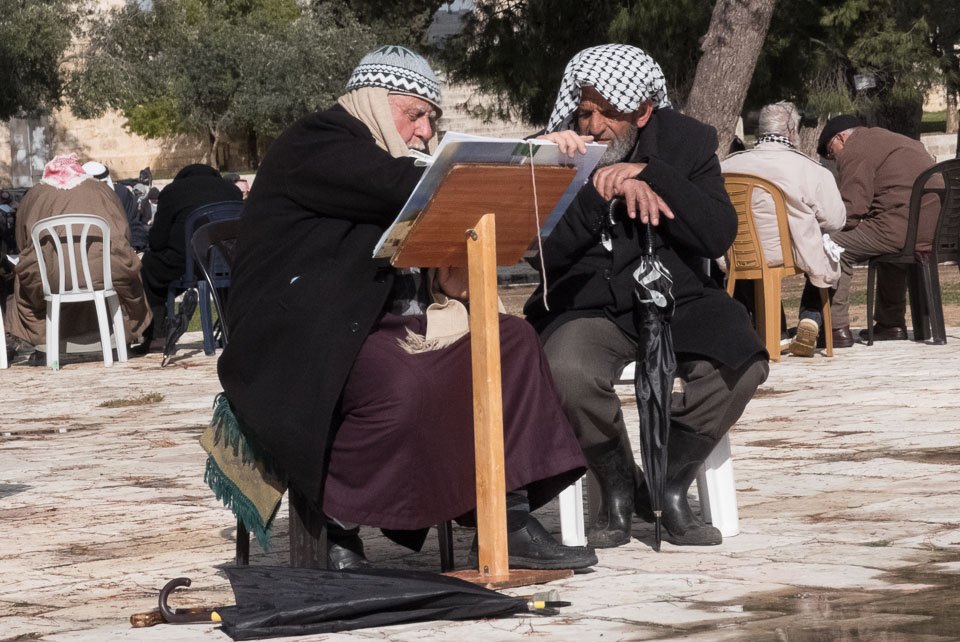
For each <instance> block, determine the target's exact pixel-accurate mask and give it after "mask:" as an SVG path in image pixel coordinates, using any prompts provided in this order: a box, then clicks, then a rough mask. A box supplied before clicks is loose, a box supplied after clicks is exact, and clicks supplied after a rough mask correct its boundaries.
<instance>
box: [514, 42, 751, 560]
mask: <svg viewBox="0 0 960 642" xmlns="http://www.w3.org/2000/svg"><path fill="white" fill-rule="evenodd" d="M547 131H548V132H550V133H549V134H547V135H545V136H544V137H545V138H547V139H548V140H551V141H553V142H556V143H557V144H558V145H560V149H561V151H566V152H568V153H569V154H570V155H571V156H572V155H573V154H574V153H576V152H581V153H582V152H583V151H584V150H585V147H584V142H585V141H591V140H593V141H596V142H599V143H605V144H606V145H607V151H606V152H605V153H604V156H603V157H602V158H601V160H600V166H601V169H599V170H597V171H596V172H595V173H594V175H593V178H592V180H591V181H590V182H588V183H587V184H586V185H585V186H584V187H583V188H582V189H581V190H580V192H579V194H578V195H577V197H576V199H575V200H574V202H573V203H572V204H571V206H570V207H569V208H568V209H567V211H566V212H565V213H564V215H563V218H562V219H561V220H560V222H559V223H557V226H556V228H554V230H553V232H552V233H551V234H550V236H549V237H548V238H547V239H546V240H545V241H544V243H543V251H542V257H543V265H544V266H545V275H544V279H543V282H544V284H545V285H543V284H542V285H541V287H540V288H539V289H538V290H537V291H536V292H535V293H534V294H533V296H531V297H530V300H529V301H527V304H526V307H525V308H524V312H525V313H526V314H527V318H528V319H529V320H530V321H531V322H532V323H533V324H534V326H535V327H536V328H537V329H538V330H539V331H540V332H541V336H542V337H543V338H544V341H545V350H546V353H547V358H548V359H549V361H550V369H551V371H552V372H553V376H554V380H555V382H556V384H557V390H558V392H559V393H560V398H561V400H562V401H563V404H564V409H565V411H566V413H567V417H569V418H570V421H571V423H572V424H573V426H574V430H576V431H577V436H578V437H579V440H580V445H581V447H582V448H583V451H584V454H585V455H586V457H587V462H588V464H589V466H590V470H591V471H592V472H593V473H594V474H595V475H596V477H597V480H598V481H599V486H600V494H601V505H600V512H599V516H598V518H597V522H596V523H595V524H594V525H593V526H592V527H591V528H590V531H589V533H588V538H589V540H588V541H589V543H590V544H591V545H593V546H596V547H603V548H607V547H613V546H620V545H622V544H626V543H627V542H629V541H630V535H631V525H632V518H633V513H634V511H635V510H636V512H637V514H638V515H639V516H640V517H641V518H642V519H645V520H647V521H653V513H652V511H651V509H650V502H649V494H648V492H647V487H646V485H645V484H643V483H642V482H641V481H640V479H639V476H638V475H637V474H636V473H637V468H636V464H635V463H634V457H633V450H632V448H631V447H630V440H629V438H628V436H627V431H626V426H625V424H624V420H623V414H622V410H621V407H620V399H619V397H618V396H617V393H616V390H615V389H614V382H615V381H617V379H618V378H619V374H620V371H621V370H622V369H623V368H624V366H625V365H626V364H627V363H629V362H631V361H634V360H635V359H636V358H637V338H638V328H637V325H636V315H635V309H634V305H635V304H634V291H635V289H636V288H637V287H638V286H637V282H636V279H635V278H634V272H635V271H636V270H637V269H638V266H639V264H640V261H641V254H642V251H643V250H642V246H643V242H642V241H643V239H644V238H645V235H644V225H642V224H645V223H647V222H648V221H649V222H650V223H651V224H653V225H654V226H655V227H654V229H655V231H656V239H655V246H656V253H657V255H658V257H659V258H660V260H661V261H662V262H663V264H664V265H665V266H666V267H667V269H668V270H669V271H670V273H671V275H672V277H673V295H674V297H675V299H676V309H675V312H674V317H673V321H672V329H673V338H674V348H675V352H676V357H677V378H678V379H679V380H680V382H681V385H682V388H683V391H682V392H680V393H675V394H674V396H673V399H672V400H671V433H670V439H669V442H668V449H667V450H668V452H667V456H668V464H667V474H666V476H667V479H666V491H665V504H666V505H665V507H664V512H663V525H664V527H665V528H666V531H667V535H666V538H665V539H667V541H670V542H672V543H674V544H679V545H700V546H704V545H715V544H720V543H721V541H722V539H723V537H722V534H721V533H720V531H719V530H718V529H716V528H714V527H712V526H708V525H705V524H704V523H703V522H702V521H701V520H700V519H699V518H698V517H697V516H695V515H694V513H693V511H692V510H691V508H690V505H689V503H688V502H687V490H688V489H689V487H690V484H691V483H692V482H693V480H694V478H695V477H696V475H697V471H698V470H699V469H700V466H701V465H702V464H703V461H704V459H706V457H707V456H709V455H710V453H711V452H712V451H713V449H714V447H715V446H716V445H717V443H718V442H719V441H720V439H722V438H723V436H724V435H725V434H726V433H727V431H728V430H729V429H730V427H731V426H732V425H733V424H734V423H736V421H737V419H739V417H740V415H741V414H742V412H743V410H744V408H745V407H746V405H747V402H748V401H749V400H750V399H751V398H752V397H753V393H754V392H755V391H756V389H757V387H758V386H759V385H760V384H761V383H763V381H764V379H766V376H767V373H768V366H767V359H768V356H767V353H766V351H765V350H764V348H763V346H762V345H761V343H760V341H759V338H758V337H757V334H756V332H754V330H753V328H752V326H751V324H750V319H749V317H748V316H747V312H746V310H745V309H744V307H743V306H742V305H740V304H739V303H737V302H736V301H734V300H733V299H731V298H730V297H729V296H727V294H726V292H724V290H723V289H721V288H720V287H719V286H718V285H717V284H716V283H715V282H714V281H713V280H712V279H711V278H710V277H709V276H708V275H707V274H706V272H705V269H704V262H705V261H704V259H716V258H717V257H719V256H721V255H722V254H723V253H724V252H725V251H726V250H727V248H729V246H730V244H731V243H732V242H733V239H734V238H735V236H736V233H737V214H736V212H735V210H734V209H733V205H731V203H730V199H729V197H728V196H727V192H726V190H725V189H724V186H723V178H722V177H721V174H720V163H719V161H718V160H717V157H716V150H717V133H716V131H715V130H714V129H713V128H712V127H709V126H707V125H704V124H703V123H700V122H698V121H696V120H694V119H693V118H690V117H688V116H684V115H682V114H680V113H679V112H676V111H674V110H673V109H671V107H670V101H669V99H668V98H667V91H666V87H665V82H664V77H663V73H662V72H661V70H660V66H659V65H657V63H656V62H654V61H653V59H652V58H650V56H648V55H647V54H646V53H644V52H643V51H642V50H640V49H638V48H636V47H631V46H628V45H603V46H600V47H591V48H590V49H586V50H584V51H581V52H580V53H578V54H577V55H576V56H574V58H573V59H572V60H571V61H570V62H569V64H568V65H567V67H566V70H565V72H564V76H563V83H562V85H561V87H560V92H559V94H558V96H557V102H556V106H555V107H554V110H553V114H552V115H551V117H550V122H549V125H548V126H547ZM615 197H619V198H623V199H624V200H625V204H624V205H622V206H620V207H619V208H618V209H616V210H615V218H614V220H612V221H611V220H610V215H609V214H608V212H609V211H610V202H611V200H612V199H614V198H615ZM537 263H539V262H537ZM544 288H545V289H546V298H545V299H544V291H543V290H544ZM548 306H549V307H548Z"/></svg>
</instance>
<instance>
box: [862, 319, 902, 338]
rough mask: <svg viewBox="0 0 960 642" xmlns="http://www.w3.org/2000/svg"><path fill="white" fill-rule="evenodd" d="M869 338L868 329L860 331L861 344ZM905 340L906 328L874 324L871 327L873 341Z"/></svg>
mask: <svg viewBox="0 0 960 642" xmlns="http://www.w3.org/2000/svg"><path fill="white" fill-rule="evenodd" d="M869 338H870V331H869V330H868V329H866V328H865V329H863V330H861V331H860V340H861V341H863V342H866V341H868V340H869ZM906 338H907V328H906V327H904V326H896V325H893V326H890V325H880V324H879V323H875V324H874V326H873V340H874V341H903V340H904V339H906Z"/></svg>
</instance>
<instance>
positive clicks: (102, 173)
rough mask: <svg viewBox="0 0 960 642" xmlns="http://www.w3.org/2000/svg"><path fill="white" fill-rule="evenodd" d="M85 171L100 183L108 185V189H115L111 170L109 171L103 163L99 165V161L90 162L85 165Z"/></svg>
mask: <svg viewBox="0 0 960 642" xmlns="http://www.w3.org/2000/svg"><path fill="white" fill-rule="evenodd" d="M83 171H85V172H86V173H87V174H89V175H90V176H92V177H94V178H95V179H97V180H98V181H100V182H102V183H106V184H107V187H109V188H110V189H113V181H112V180H110V170H109V169H107V166H106V165H104V164H103V163H98V162H97V161H88V162H86V163H84V164H83Z"/></svg>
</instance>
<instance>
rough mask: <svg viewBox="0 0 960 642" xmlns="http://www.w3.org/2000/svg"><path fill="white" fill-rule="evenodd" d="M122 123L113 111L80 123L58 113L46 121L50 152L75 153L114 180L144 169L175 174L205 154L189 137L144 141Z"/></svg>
mask: <svg viewBox="0 0 960 642" xmlns="http://www.w3.org/2000/svg"><path fill="white" fill-rule="evenodd" d="M124 122H125V119H124V118H123V116H121V115H120V114H119V113H117V112H112V113H109V114H107V115H106V116H104V117H103V118H97V119H93V120H83V119H80V118H77V117H76V116H74V115H73V114H72V113H71V112H70V111H69V110H61V111H59V112H57V113H56V114H54V115H53V116H52V117H51V119H50V128H49V129H50V137H49V142H50V153H51V155H56V154H69V153H71V152H76V153H77V154H78V155H79V156H80V159H81V160H82V161H84V162H86V161H88V160H96V161H99V162H101V163H103V164H104V165H106V166H107V167H109V168H110V171H111V174H112V175H113V177H114V178H115V179H117V178H135V177H136V176H137V175H138V174H139V173H140V170H141V169H143V168H144V167H150V168H151V170H152V171H153V172H154V173H161V174H168V173H176V171H177V170H178V169H179V168H181V167H183V166H184V165H189V164H190V163H197V162H200V161H201V160H202V158H203V155H204V153H205V151H206V145H203V144H202V143H201V142H200V141H199V140H197V139H196V138H194V137H192V136H175V137H172V138H163V139H147V138H143V137H141V136H138V135H136V134H132V133H130V132H128V131H127V130H126V129H124V127H123V124H124Z"/></svg>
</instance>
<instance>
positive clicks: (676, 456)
mask: <svg viewBox="0 0 960 642" xmlns="http://www.w3.org/2000/svg"><path fill="white" fill-rule="evenodd" d="M718 441H719V440H718V439H713V438H712V437H706V436H704V435H698V434H696V433H693V432H690V431H687V430H681V429H679V428H678V427H676V426H675V427H674V428H673V430H671V431H670V442H669V444H668V446H667V482H666V486H665V488H664V493H663V516H662V521H663V527H664V530H666V536H665V537H664V539H665V540H666V541H668V542H670V543H671V544H677V545H678V546H715V545H717V544H721V543H722V542H723V535H721V534H720V531H719V530H717V529H716V528H714V527H713V526H708V525H707V524H704V523H703V521H702V520H700V519H699V518H698V517H697V516H696V515H694V514H693V510H692V509H691V508H690V504H689V503H688V502H687V491H688V490H689V489H690V484H692V483H693V480H694V479H696V477H697V472H698V471H699V470H700V466H702V465H703V460H704V459H706V458H707V457H708V456H709V455H710V453H711V452H713V448H714V446H716V445H717V442H718ZM635 506H636V510H637V515H638V516H639V517H640V518H641V519H643V520H645V521H647V522H651V523H652V522H653V511H652V510H651V508H650V493H649V492H648V490H647V485H646V482H645V481H644V480H643V477H642V476H641V477H640V482H639V484H638V485H637V491H636V494H635Z"/></svg>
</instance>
